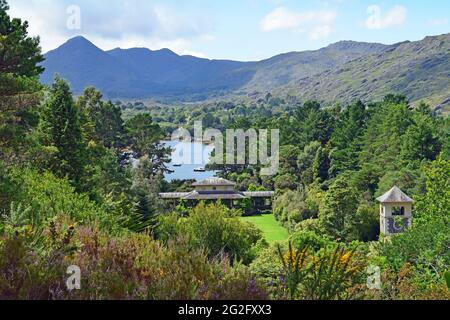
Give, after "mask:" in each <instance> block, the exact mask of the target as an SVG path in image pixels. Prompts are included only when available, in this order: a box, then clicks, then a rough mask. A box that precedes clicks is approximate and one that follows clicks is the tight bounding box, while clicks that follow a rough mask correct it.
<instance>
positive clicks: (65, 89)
mask: <svg viewBox="0 0 450 320" xmlns="http://www.w3.org/2000/svg"><path fill="white" fill-rule="evenodd" d="M42 131H43V132H44V134H45V137H44V139H45V141H44V144H46V145H50V146H54V147H55V148H56V149H57V154H56V158H57V163H55V164H54V168H52V169H53V170H54V172H56V173H57V174H58V176H59V177H61V178H64V177H68V178H69V179H70V181H71V182H72V183H73V185H74V186H76V187H77V188H81V179H82V176H83V169H84V165H85V163H86V158H85V157H86V145H85V143H84V140H83V133H82V123H81V114H80V110H79V108H78V107H77V106H76V105H75V102H74V101H73V98H72V93H71V91H70V87H69V85H68V83H67V82H66V81H64V80H63V79H61V78H56V79H55V82H54V83H53V86H52V89H51V90H50V95H49V97H48V99H47V101H46V103H45V106H44V111H43V118H42Z"/></svg>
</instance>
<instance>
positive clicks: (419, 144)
mask: <svg viewBox="0 0 450 320" xmlns="http://www.w3.org/2000/svg"><path fill="white" fill-rule="evenodd" d="M402 140H403V144H402V147H401V154H402V156H403V158H404V159H405V160H409V161H414V160H419V161H420V160H434V159H436V157H437V156H438V154H439V152H440V150H441V144H440V141H439V138H438V137H437V135H436V127H435V123H434V121H433V119H432V118H431V117H430V116H424V115H423V114H421V113H419V114H417V115H415V116H414V117H413V124H412V125H411V126H410V127H409V128H408V130H407V131H406V132H405V134H404V135H403V137H402Z"/></svg>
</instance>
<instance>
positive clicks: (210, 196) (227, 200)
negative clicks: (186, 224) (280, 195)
mask: <svg viewBox="0 0 450 320" xmlns="http://www.w3.org/2000/svg"><path fill="white" fill-rule="evenodd" d="M192 186H193V187H194V188H195V190H194V191H192V192H174V193H160V194H159V196H160V197H161V198H162V199H164V200H167V201H174V202H179V201H182V200H183V201H185V202H186V203H187V204H188V205H190V206H195V205H196V204H197V203H199V202H201V201H205V202H212V201H219V200H220V201H221V202H222V203H223V204H225V205H227V206H229V207H230V208H232V207H239V206H240V205H241V204H242V202H243V201H244V200H250V201H251V203H252V207H253V210H254V211H255V212H254V213H262V212H270V211H271V210H272V200H273V197H274V196H275V192H274V191H256V192H240V191H236V184H235V183H234V182H231V181H228V180H225V179H221V178H209V179H205V180H203V181H200V182H196V183H194V184H193V185H192Z"/></svg>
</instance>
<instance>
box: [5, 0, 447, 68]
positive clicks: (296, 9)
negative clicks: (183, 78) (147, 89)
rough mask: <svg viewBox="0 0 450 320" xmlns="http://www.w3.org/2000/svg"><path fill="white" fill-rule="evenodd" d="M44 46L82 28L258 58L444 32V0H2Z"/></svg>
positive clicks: (107, 40) (111, 40) (104, 42)
mask: <svg viewBox="0 0 450 320" xmlns="http://www.w3.org/2000/svg"><path fill="white" fill-rule="evenodd" d="M9 4H10V7H11V15H12V16H18V17H21V18H24V19H26V20H28V21H29V23H30V34H32V35H40V36H41V42H42V47H43V50H44V51H48V50H51V49H54V48H56V47H58V46H59V45H61V44H62V43H64V42H65V41H66V40H67V39H69V38H71V37H73V36H76V35H83V36H85V37H87V38H88V39H90V40H91V41H92V42H94V43H95V44H96V45H98V46H99V47H100V48H102V49H112V48H116V47H122V48H130V47H147V48H150V49H153V50H156V49H160V48H169V49H172V50H173V51H175V52H177V53H179V54H192V55H196V56H201V57H207V58H211V59H234V60H246V61H248V60H260V59H265V58H269V57H271V56H274V55H276V54H279V53H285V52H289V51H303V50H314V49H319V48H321V47H324V46H327V45H328V44H330V43H334V42H337V41H340V40H356V41H366V42H381V43H386V44H390V43H395V42H400V41H405V40H420V39H422V38H424V37H425V36H428V35H437V34H443V33H448V32H450V1H448V0H428V1H424V0H408V1H400V0H397V1H396V0H384V1H382V0H380V1H377V0H369V1H366V0H323V1H321V0H227V1H225V0H9Z"/></svg>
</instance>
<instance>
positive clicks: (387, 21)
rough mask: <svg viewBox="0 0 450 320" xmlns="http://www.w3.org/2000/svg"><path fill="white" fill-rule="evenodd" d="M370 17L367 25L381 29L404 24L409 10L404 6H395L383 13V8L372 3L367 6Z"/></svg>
mask: <svg viewBox="0 0 450 320" xmlns="http://www.w3.org/2000/svg"><path fill="white" fill-rule="evenodd" d="M367 14H369V15H370V16H369V18H367V20H366V27H367V28H368V29H371V30H381V29H386V28H390V27H395V26H399V25H402V24H403V23H404V22H405V21H406V18H407V16H408V10H407V9H406V8H405V7H403V6H399V5H397V6H394V7H393V8H392V9H390V10H389V11H388V12H386V13H385V14H383V12H382V10H381V8H380V7H379V6H377V5H372V6H369V7H368V8H367Z"/></svg>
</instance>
